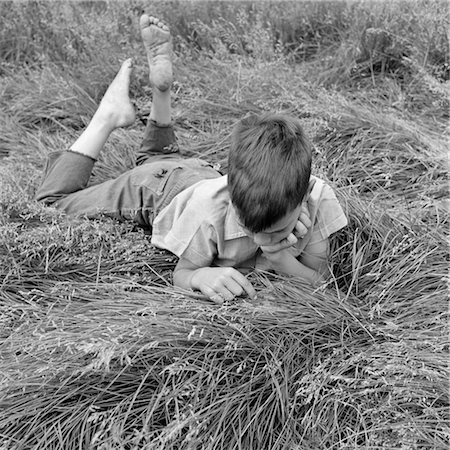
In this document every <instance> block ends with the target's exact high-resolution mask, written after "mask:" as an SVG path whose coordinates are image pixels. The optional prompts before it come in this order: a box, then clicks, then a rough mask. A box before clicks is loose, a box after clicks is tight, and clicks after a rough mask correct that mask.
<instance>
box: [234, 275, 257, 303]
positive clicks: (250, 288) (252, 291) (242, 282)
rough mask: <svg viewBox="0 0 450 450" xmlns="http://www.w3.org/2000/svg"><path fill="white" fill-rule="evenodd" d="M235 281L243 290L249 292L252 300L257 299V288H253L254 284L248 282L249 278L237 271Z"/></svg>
mask: <svg viewBox="0 0 450 450" xmlns="http://www.w3.org/2000/svg"><path fill="white" fill-rule="evenodd" d="M233 279H234V281H236V282H237V283H238V284H239V286H241V287H242V289H244V291H245V292H247V294H248V296H249V297H250V298H252V299H255V298H256V291H255V288H254V287H253V286H252V283H250V281H248V280H247V278H245V277H244V275H242V273H241V272H238V271H237V270H236V271H235V272H233ZM237 295H240V294H237Z"/></svg>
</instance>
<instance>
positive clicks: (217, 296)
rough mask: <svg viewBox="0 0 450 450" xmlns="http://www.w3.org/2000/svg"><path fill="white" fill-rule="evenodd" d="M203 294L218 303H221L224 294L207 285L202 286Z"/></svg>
mask: <svg viewBox="0 0 450 450" xmlns="http://www.w3.org/2000/svg"><path fill="white" fill-rule="evenodd" d="M202 292H203V294H205V295H206V296H207V297H208V298H209V299H210V300H212V301H213V302H214V303H218V304H219V305H221V304H222V303H223V301H224V300H225V298H224V296H223V295H222V294H221V293H220V292H216V291H215V290H214V289H212V288H210V287H209V286H204V287H203V289H202Z"/></svg>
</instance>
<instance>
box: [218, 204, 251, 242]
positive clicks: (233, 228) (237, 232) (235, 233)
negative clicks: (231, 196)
mask: <svg viewBox="0 0 450 450" xmlns="http://www.w3.org/2000/svg"><path fill="white" fill-rule="evenodd" d="M241 237H248V236H247V235H246V234H245V232H244V230H243V229H242V227H241V226H240V225H239V222H238V217H237V214H236V210H235V209H234V206H233V205H232V203H231V201H229V202H228V206H227V212H226V215H225V230H224V239H225V240H226V241H228V240H230V239H237V238H241Z"/></svg>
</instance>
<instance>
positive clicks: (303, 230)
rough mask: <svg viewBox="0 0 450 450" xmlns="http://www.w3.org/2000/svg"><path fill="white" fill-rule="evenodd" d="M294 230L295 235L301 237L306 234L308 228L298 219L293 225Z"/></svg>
mask: <svg viewBox="0 0 450 450" xmlns="http://www.w3.org/2000/svg"><path fill="white" fill-rule="evenodd" d="M295 231H296V232H297V236H298V237H299V238H300V239H302V238H304V237H305V236H306V233H308V228H306V227H305V225H304V224H303V223H302V222H300V221H298V222H297V224H296V225H295Z"/></svg>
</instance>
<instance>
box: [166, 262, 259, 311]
mask: <svg viewBox="0 0 450 450" xmlns="http://www.w3.org/2000/svg"><path fill="white" fill-rule="evenodd" d="M173 283H174V285H175V286H178V287H181V288H183V289H193V290H198V291H201V292H202V293H203V294H204V295H206V296H207V297H208V298H210V299H211V300H212V301H214V302H218V303H222V302H223V301H224V300H232V299H233V298H234V297H236V296H239V295H242V294H243V293H244V291H245V292H246V293H247V294H248V295H249V296H250V298H252V299H254V298H256V292H255V289H254V288H253V286H252V284H251V283H250V282H249V281H248V280H247V278H245V276H244V275H242V274H241V273H240V272H239V271H238V270H236V269H234V268H233V267H198V266H196V265H195V264H192V263H191V262H190V261H189V260H187V259H183V258H180V260H179V261H178V264H177V265H176V267H175V271H174V274H173Z"/></svg>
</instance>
